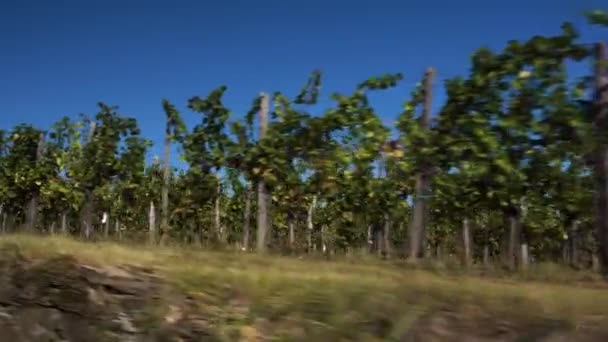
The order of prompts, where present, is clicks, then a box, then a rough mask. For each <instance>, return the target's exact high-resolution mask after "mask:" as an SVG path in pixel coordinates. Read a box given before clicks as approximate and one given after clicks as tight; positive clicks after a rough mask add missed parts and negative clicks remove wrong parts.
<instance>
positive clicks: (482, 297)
mask: <svg viewBox="0 0 608 342" xmlns="http://www.w3.org/2000/svg"><path fill="white" fill-rule="evenodd" d="M7 243H11V244H17V245H19V246H20V247H21V250H22V252H23V254H24V255H25V256H26V257H30V258H47V257H51V256H54V255H57V254H69V255H73V256H75V257H77V258H78V259H79V260H80V261H82V262H83V263H90V264H95V265H120V264H131V265H137V266H145V267H152V268H154V269H156V270H157V272H158V273H159V274H162V275H163V276H164V278H166V279H167V281H169V282H173V283H174V284H175V285H176V286H178V287H180V288H181V289H182V290H183V291H188V292H189V293H191V294H192V295H193V296H195V298H197V299H198V300H199V301H200V303H201V307H202V308H203V310H205V311H207V312H208V314H209V316H210V317H211V319H212V320H213V321H214V324H215V325H216V326H217V327H218V329H223V331H225V332H226V334H229V333H230V331H233V330H234V331H237V330H238V331H239V332H240V334H241V335H243V334H245V335H246V334H254V333H257V334H270V333H272V334H273V335H275V336H292V337H293V336H297V335H302V336H303V335H307V336H308V338H309V339H310V338H311V337H312V338H313V339H314V340H320V339H322V340H330V339H355V338H356V339H359V340H367V341H373V340H374V339H373V338H372V335H376V336H384V338H388V339H389V340H398V339H399V337H400V336H402V335H403V334H404V332H406V331H407V330H408V329H410V328H411V325H412V324H413V322H414V321H415V320H416V319H417V318H419V317H421V316H422V315H424V314H425V313H427V312H431V311H435V310H438V309H449V310H450V311H452V312H456V313H458V315H459V316H461V317H476V316H479V315H480V313H483V314H484V315H485V316H488V315H489V316H493V317H499V318H500V319H503V320H504V319H506V320H519V321H525V322H532V321H547V320H555V321H559V322H560V324H566V325H567V326H569V327H571V328H575V327H580V326H581V325H585V324H590V322H594V321H596V322H597V321H598V320H599V321H602V323H605V322H606V317H605V316H606V315H607V314H606V313H607V312H608V311H607V310H606V308H608V291H607V289H606V288H605V286H604V285H603V284H601V283H600V282H598V281H588V282H580V281H579V280H580V279H578V278H580V277H579V276H578V275H570V274H569V273H564V272H565V271H562V270H559V269H554V270H553V271H552V272H555V274H553V276H554V277H553V278H552V275H551V274H545V275H544V277H545V278H548V280H551V279H555V280H556V281H553V282H550V281H528V280H523V279H519V280H517V281H505V280H499V279H496V278H487V277H486V278H480V277H476V276H475V277H474V276H467V275H455V274H451V275H449V276H447V275H440V274H437V272H430V271H424V270H414V269H411V268H410V269H406V268H404V267H402V266H397V265H382V266H379V265H378V264H379V262H371V261H360V262H356V263H355V262H352V261H351V262H346V261H339V262H338V261H336V262H328V261H311V260H299V259H293V258H285V257H274V256H272V257H264V256H257V255H244V254H237V253H217V252H202V251H195V250H192V249H171V248H147V247H133V246H124V245H119V244H113V243H95V244H92V243H82V242H77V241H74V240H70V239H65V238H59V237H54V238H39V237H29V236H4V237H1V238H0V246H1V245H4V244H7ZM531 272H532V273H531V274H535V271H534V270H532V271H531ZM575 280H576V281H575ZM590 284H591V285H594V286H587V285H590ZM269 322H272V324H271V323H269ZM604 325H605V324H604Z"/></svg>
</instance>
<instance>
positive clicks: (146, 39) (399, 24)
mask: <svg viewBox="0 0 608 342" xmlns="http://www.w3.org/2000/svg"><path fill="white" fill-rule="evenodd" d="M602 4H603V5H604V6H603V7H608V6H605V5H606V3H605V2H603V1H600V0H552V1H551V0H511V1H492V0H485V1H481V0H460V1H450V0H443V1H441V0H425V1H408V0H392V1H388V0H375V1H371V0H369V1H361V0H350V1H348V0H307V1H295V0H291V1H290V0H282V1H280V0H257V1H254V0H240V1H236V0H222V1H219V0H218V1H208V0H207V1H206V0H198V1H194V0H192V1H185V0H173V1H157V0H104V1H101V0H37V1H33V0H1V1H0V128H5V129H7V128H10V127H12V126H14V125H15V124H18V123H21V122H29V123H33V124H35V125H36V126H38V127H41V128H48V127H49V126H50V125H51V124H52V123H53V122H54V121H56V120H58V119H60V118H61V117H62V116H63V115H68V116H75V115H77V114H78V113H87V114H94V113H95V111H96V109H97V107H96V103H97V102H98V101H103V102H105V103H107V104H111V105H118V106H120V112H121V113H123V114H126V115H129V116H134V117H136V118H137V119H138V120H139V122H140V125H141V127H142V129H143V134H144V135H145V136H146V137H148V138H150V139H152V140H153V141H154V142H155V144H156V146H155V147H154V148H153V150H152V151H151V154H160V151H161V146H160V145H161V143H162V136H163V132H164V115H163V112H162V110H161V105H160V101H161V98H163V97H166V98H168V99H169V100H171V101H173V102H174V103H176V105H177V106H178V108H180V109H182V110H183V115H184V117H185V119H186V121H187V122H188V124H189V125H190V127H192V125H193V124H195V123H196V122H197V121H198V120H199V117H198V116H197V114H195V113H191V112H189V111H187V110H186V108H185V104H186V101H187V99H188V98H189V97H191V96H194V95H200V96H204V95H206V94H207V93H208V92H209V91H210V90H212V89H213V88H215V87H217V86H219V85H221V84H226V85H227V86H228V92H227V95H226V98H225V99H226V103H227V105H228V106H229V107H230V108H231V109H232V110H233V111H234V112H235V114H236V115H239V116H240V115H243V114H244V113H245V112H246V111H247V109H248V107H249V105H250V104H251V101H252V99H253V97H254V96H256V94H258V93H259V92H260V91H268V92H273V91H276V90H281V91H283V92H285V93H286V94H288V95H295V94H296V93H297V90H298V89H299V88H300V86H301V85H302V84H303V82H304V81H305V80H306V77H307V76H308V73H309V72H310V71H311V70H312V69H314V68H321V69H322V70H323V71H324V75H325V82H324V84H323V90H324V93H323V95H324V96H325V98H327V97H328V96H329V95H330V92H331V91H341V92H348V91H351V90H352V89H353V87H354V86H355V84H356V83H357V82H359V81H361V80H363V79H365V78H367V77H368V76H371V75H375V74H380V73H384V72H403V73H404V75H405V80H404V82H403V83H402V85H401V86H400V87H399V88H397V89H394V90H391V91H389V92H387V93H385V94H383V95H382V96H375V97H374V98H373V100H374V103H375V104H376V107H377V109H378V110H379V112H380V113H381V115H382V118H383V120H385V122H386V123H392V122H393V121H394V119H395V118H396V115H397V114H398V112H399V111H400V109H401V106H402V103H403V102H404V101H405V99H406V98H407V96H408V94H409V92H410V90H411V87H412V86H413V84H414V83H415V82H416V81H417V80H418V79H419V78H420V76H421V75H422V73H423V70H424V68H425V67H427V66H434V67H436V68H437V70H438V78H439V79H440V80H442V79H445V78H448V77H451V76H455V75H459V74H461V75H464V74H466V72H467V69H468V63H469V56H470V54H471V52H473V51H474V50H475V49H477V48H479V47H481V46H483V45H486V46H489V47H491V48H500V47H502V46H503V45H504V43H506V41H507V40H510V39H526V38H528V37H531V36H532V35H534V34H552V33H558V32H559V26H560V24H561V23H562V22H563V21H566V20H569V21H571V22H573V23H574V24H575V25H576V26H577V27H578V29H579V31H581V33H582V34H583V37H584V40H585V41H589V42H592V41H597V40H598V39H600V37H601V36H602V35H603V36H604V37H603V38H608V35H607V34H606V33H607V32H606V31H604V32H601V31H598V30H597V29H590V28H589V27H587V26H586V25H585V24H584V23H585V21H584V19H583V18H582V16H581V12H582V11H584V10H589V9H595V8H598V7H601V5H602ZM584 71H586V70H584V69H580V70H578V71H577V72H584ZM436 90H437V92H438V96H436V99H435V100H436V101H435V108H438V107H439V106H440V104H441V100H442V95H441V85H440V84H438V85H437V86H436ZM328 103H329V102H328V101H324V102H323V103H322V106H323V105H326V104H328Z"/></svg>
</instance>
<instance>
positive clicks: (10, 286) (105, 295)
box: [0, 247, 217, 342]
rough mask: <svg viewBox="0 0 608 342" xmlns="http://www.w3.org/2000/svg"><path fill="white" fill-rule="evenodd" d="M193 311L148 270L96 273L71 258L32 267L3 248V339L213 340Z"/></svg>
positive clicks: (0, 320)
mask: <svg viewBox="0 0 608 342" xmlns="http://www.w3.org/2000/svg"><path fill="white" fill-rule="evenodd" d="M167 298H171V301H170V303H169V301H168V300H167ZM189 308H190V306H189V304H188V301H187V300H186V299H185V298H184V297H180V296H179V294H176V293H174V292H172V291H171V288H170V287H169V286H166V285H165V284H164V283H163V282H162V281H160V280H159V279H158V278H156V277H154V276H153V275H152V274H150V272H148V271H146V270H141V269H134V268H132V269H118V268H96V267H92V266H89V265H82V264H80V263H79V262H77V260H75V259H74V258H71V257H67V256H66V257H57V258H53V259H49V260H46V261H43V262H39V263H35V262H32V261H26V260H24V258H23V257H22V256H21V255H20V254H19V253H18V249H17V248H13V247H9V248H6V247H5V248H3V249H1V250H0V336H2V340H3V341H11V342H34V341H36V342H38V341H52V342H54V341H66V342H81V341H108V342H109V341H121V342H122V341H134V342H135V341H167V342H168V341H213V340H216V339H217V338H216V337H215V336H214V335H213V333H212V332H211V331H210V330H205V327H206V326H205V325H204V324H201V322H200V321H201V319H200V317H196V315H195V314H190V313H189V310H190V309H189Z"/></svg>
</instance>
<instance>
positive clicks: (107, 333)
mask: <svg viewBox="0 0 608 342" xmlns="http://www.w3.org/2000/svg"><path fill="white" fill-rule="evenodd" d="M239 305H240V309H239V310H236V309H237V306H236V304H234V303H230V302H229V301H227V303H226V307H225V308H222V310H224V309H225V311H224V312H229V313H234V315H240V316H241V317H243V316H247V315H248V312H247V308H244V307H242V306H243V305H242V303H241V304H239ZM214 315H217V310H215V309H214V310H206V308H205V306H204V305H201V303H200V302H198V301H197V300H196V299H194V298H193V297H190V296H188V295H186V294H183V293H180V291H178V290H177V289H176V287H174V286H171V285H169V283H168V282H167V281H166V280H164V279H162V278H161V277H159V276H158V275H156V274H155V272H154V271H153V270H151V269H143V268H138V267H132V266H124V267H94V266H91V265H84V264H82V263H80V262H78V261H77V260H76V259H75V258H72V257H69V256H60V257H54V258H50V259H49V258H46V259H44V260H26V259H25V258H24V257H23V256H22V255H21V254H20V253H19V249H18V247H17V246H14V247H11V246H8V247H3V248H2V249H0V340H1V341H10V342H39V341H45V342H46V341H48V342H55V341H64V342H81V341H82V342H85V341H91V342H94V341H121V342H122V341H125V342H129V341H134V342H135V341H151V342H154V341H268V340H279V339H277V338H278V337H279V336H281V337H282V338H281V339H280V340H282V341H313V340H318V339H316V337H315V336H318V335H316V334H314V333H312V332H311V331H310V329H306V328H303V327H304V326H306V324H304V323H302V324H300V323H298V321H297V320H295V319H293V315H292V317H291V318H290V319H286V318H281V317H276V318H272V319H270V318H264V317H255V318H251V319H249V320H248V322H249V323H243V325H242V327H240V328H238V329H236V330H235V331H236V334H226V333H225V331H223V332H221V331H222V330H221V329H219V328H218V326H217V324H216V323H214V322H217V319H216V318H217V317H214ZM395 326H396V323H395V322H390V320H386V319H385V320H382V321H378V322H370V323H367V324H362V325H361V331H360V334H359V332H357V331H350V332H348V334H336V336H340V337H338V338H337V339H338V340H358V341H382V340H388V341H425V342H427V341H428V342H433V341H459V342H462V341H471V342H481V341H488V342H490V341H504V342H507V341H509V342H510V341H513V342H515V341H544V342H552V341H553V342H561V341H608V334H607V333H606V331H607V329H606V328H605V327H602V326H601V325H597V324H596V325H594V324H593V322H592V319H590V323H589V325H587V326H581V327H568V326H567V325H565V324H564V323H562V322H553V321H530V320H525V319H517V318H511V319H509V318H505V317H500V318H498V317H495V316H492V315H488V314H484V312H483V311H479V312H478V313H477V314H470V315H463V314H462V313H461V312H457V311H451V310H449V309H445V308H444V309H441V310H434V311H432V312H431V313H427V314H424V315H421V316H419V317H417V318H416V319H414V320H413V322H410V323H408V324H407V326H408V328H407V332H406V333H403V334H398V335H397V336H395V335H394V332H395ZM391 331H392V332H393V333H391ZM323 336H325V337H327V335H323ZM346 336H348V337H346Z"/></svg>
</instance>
